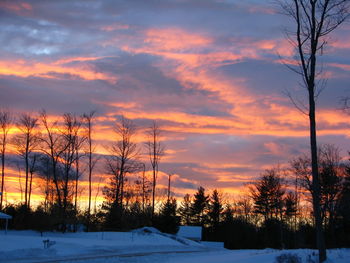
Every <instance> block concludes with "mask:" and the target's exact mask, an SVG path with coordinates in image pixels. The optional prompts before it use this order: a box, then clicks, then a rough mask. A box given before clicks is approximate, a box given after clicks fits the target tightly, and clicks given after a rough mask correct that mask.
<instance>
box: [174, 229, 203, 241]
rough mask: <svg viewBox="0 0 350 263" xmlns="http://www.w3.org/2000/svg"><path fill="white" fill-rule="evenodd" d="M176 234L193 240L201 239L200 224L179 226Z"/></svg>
mask: <svg viewBox="0 0 350 263" xmlns="http://www.w3.org/2000/svg"><path fill="white" fill-rule="evenodd" d="M177 235H178V236H180V237H185V238H190V239H193V240H198V241H199V240H201V239H202V227H201V226H180V227H179V231H178V232H177Z"/></svg>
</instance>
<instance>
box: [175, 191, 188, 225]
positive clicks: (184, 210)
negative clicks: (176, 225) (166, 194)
mask: <svg viewBox="0 0 350 263" xmlns="http://www.w3.org/2000/svg"><path fill="white" fill-rule="evenodd" d="M178 212H179V215H180V216H181V224H182V225H191V197H190V195H189V194H186V195H185V196H184V199H183V201H182V202H181V204H180V208H179V211H178Z"/></svg>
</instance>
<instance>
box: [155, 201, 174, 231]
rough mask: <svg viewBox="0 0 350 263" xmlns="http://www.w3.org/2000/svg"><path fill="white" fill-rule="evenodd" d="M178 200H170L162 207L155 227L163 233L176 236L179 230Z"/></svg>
mask: <svg viewBox="0 0 350 263" xmlns="http://www.w3.org/2000/svg"><path fill="white" fill-rule="evenodd" d="M176 208H177V204H176V199H175V198H169V199H168V200H167V201H166V202H165V203H164V204H163V205H162V207H161V209H160V212H159V216H158V218H157V220H156V222H155V226H156V227H157V228H158V229H159V230H160V231H162V232H165V233H170V234H175V233H177V231H178V230H179V223H180V220H179V217H178V216H176Z"/></svg>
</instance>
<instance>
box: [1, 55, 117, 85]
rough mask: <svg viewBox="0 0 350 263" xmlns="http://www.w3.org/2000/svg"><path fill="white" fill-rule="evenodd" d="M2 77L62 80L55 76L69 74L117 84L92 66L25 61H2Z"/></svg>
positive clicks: (112, 77) (113, 79) (113, 78)
mask: <svg viewBox="0 0 350 263" xmlns="http://www.w3.org/2000/svg"><path fill="white" fill-rule="evenodd" d="M0 74H1V75H14V76H18V77H29V76H33V77H43V78H60V77H58V76H57V75H55V74H69V75H71V76H76V77H79V78H81V79H84V80H97V79H101V80H106V81H108V82H111V83H115V82H116V81H117V78H116V77H115V76H112V75H108V74H105V73H101V72H96V71H95V70H94V69H93V68H92V67H91V66H88V65H79V66H60V65H56V64H55V63H53V64H45V63H36V62H28V61H23V60H17V61H0Z"/></svg>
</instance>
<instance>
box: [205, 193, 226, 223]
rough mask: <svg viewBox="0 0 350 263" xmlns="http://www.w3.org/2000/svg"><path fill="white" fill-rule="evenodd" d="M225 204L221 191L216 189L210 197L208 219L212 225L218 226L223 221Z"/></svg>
mask: <svg viewBox="0 0 350 263" xmlns="http://www.w3.org/2000/svg"><path fill="white" fill-rule="evenodd" d="M222 211H223V206H222V202H221V197H220V194H219V192H218V191H217V190H216V189H215V190H214V191H213V193H212V195H211V197H210V201H209V211H208V219H209V223H210V226H212V227H214V228H216V227H218V225H219V223H220V221H221V213H222Z"/></svg>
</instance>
